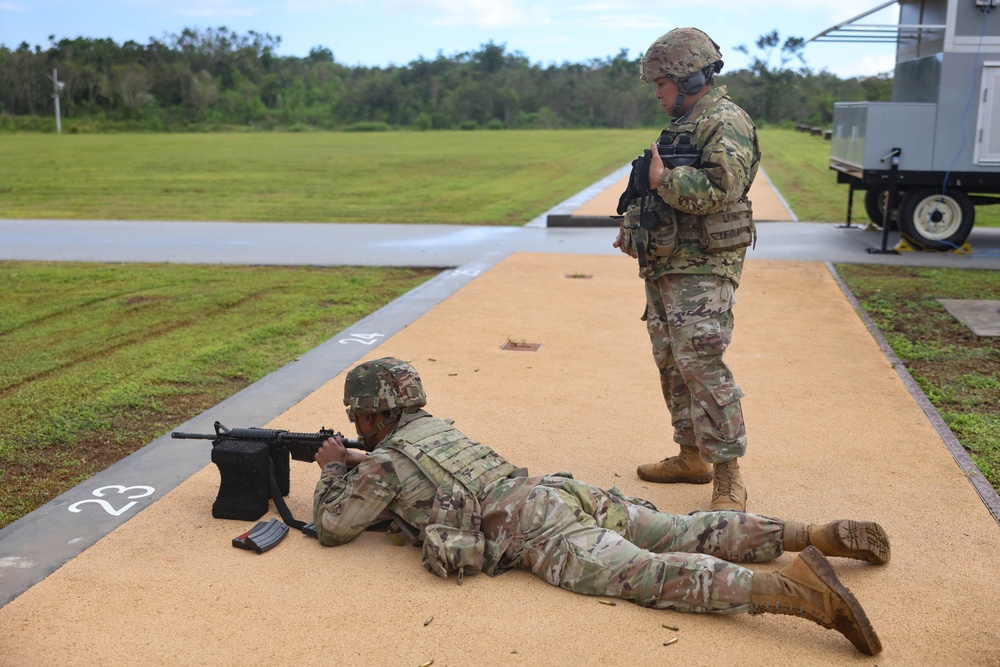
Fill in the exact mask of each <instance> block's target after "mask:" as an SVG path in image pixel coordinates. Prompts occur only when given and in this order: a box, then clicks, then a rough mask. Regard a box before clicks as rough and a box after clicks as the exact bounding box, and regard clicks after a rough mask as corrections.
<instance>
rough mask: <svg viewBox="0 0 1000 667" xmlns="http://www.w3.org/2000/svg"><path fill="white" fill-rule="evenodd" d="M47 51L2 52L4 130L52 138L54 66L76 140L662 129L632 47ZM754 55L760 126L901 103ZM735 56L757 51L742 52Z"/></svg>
mask: <svg viewBox="0 0 1000 667" xmlns="http://www.w3.org/2000/svg"><path fill="white" fill-rule="evenodd" d="M50 42H51V43H50V45H49V46H48V48H42V47H41V46H37V45H36V46H34V47H32V46H30V45H28V44H27V43H22V44H21V45H20V46H18V47H17V48H15V49H11V48H9V47H7V46H4V45H0V129H8V130H9V129H26V130H31V129H36V130H51V129H52V127H53V126H54V124H55V121H54V107H55V99H54V94H53V91H54V84H53V81H52V79H51V76H52V73H53V70H56V71H57V72H58V80H59V81H60V82H62V89H61V93H60V96H59V103H60V108H61V117H62V119H63V123H64V124H65V125H67V126H68V127H69V129H70V130H71V131H89V130H94V129H113V130H114V129H117V130H149V131H178V130H193V129H220V128H226V127H252V128H257V129H277V128H283V129H309V128H317V129H331V130H338V129H339V130H344V129H348V130H350V129H356V130H376V129H388V128H393V127H399V128H409V129H421V130H427V129H458V128H462V129H473V128H492V129H505V128H562V127H573V128H633V127H655V126H659V125H662V124H663V111H662V110H661V109H660V106H659V104H658V103H657V101H656V99H655V98H654V96H653V93H652V88H651V87H650V86H647V85H645V84H642V83H641V82H640V81H639V77H638V62H639V61H638V56H637V57H635V58H631V57H629V54H628V52H627V51H626V50H624V49H623V50H622V51H621V52H620V53H618V55H616V56H613V57H607V58H602V59H593V60H590V61H587V62H584V63H569V62H565V63H562V64H558V65H557V64H549V65H541V64H539V63H532V62H530V61H529V60H528V59H527V58H526V57H525V56H524V55H523V54H521V53H520V52H517V51H514V52H510V51H508V50H507V49H506V46H505V45H498V44H494V43H493V42H490V43H488V44H484V45H482V46H481V47H480V48H479V50H477V51H471V52H463V53H458V54H454V55H451V56H445V55H442V54H440V53H439V54H438V55H437V56H436V57H435V58H434V59H433V60H428V59H424V58H420V59H418V60H415V61H412V62H410V63H409V64H407V65H405V66H389V67H365V66H353V67H349V66H347V65H344V64H341V63H338V62H337V61H336V60H335V58H334V54H333V52H332V51H331V50H330V49H328V48H325V47H316V48H313V49H312V50H311V51H310V52H309V54H308V55H307V56H306V57H304V58H301V57H291V56H278V55H277V54H276V51H277V48H278V47H279V45H280V43H281V38H280V37H276V36H272V35H269V34H266V33H258V32H254V31H250V32H249V33H247V34H245V35H244V34H238V33H236V32H234V31H231V30H229V29H227V28H225V27H220V28H209V29H204V30H198V29H185V30H184V31H182V32H181V33H180V34H178V35H169V36H165V37H164V38H163V39H162V40H158V39H151V40H150V41H149V43H148V44H145V45H144V44H138V43H136V42H133V41H128V42H125V43H124V44H117V43H115V42H114V41H113V40H111V39H91V38H82V37H81V38H76V39H62V40H59V41H58V42H56V41H55V40H54V38H50ZM755 46H756V49H757V51H756V52H755V54H756V55H754V56H753V58H752V64H751V66H750V67H748V68H746V69H742V70H737V71H733V72H726V71H724V72H723V73H722V74H721V75H719V77H718V81H719V83H722V84H724V85H726V86H728V89H729V92H730V95H731V97H732V98H733V99H734V100H735V101H736V103H737V104H739V105H741V106H742V107H744V108H745V109H746V110H747V111H748V112H749V113H750V114H751V116H752V117H753V118H754V119H755V121H756V122H758V123H769V124H781V123H796V124H810V125H825V124H828V123H829V122H830V120H831V119H832V115H833V103H834V102H835V101H855V100H888V99H890V98H891V91H892V79H891V77H890V76H889V75H888V74H886V75H881V76H876V77H860V78H849V79H840V78H838V77H836V76H834V75H832V74H830V73H829V72H826V71H822V72H819V73H815V72H813V71H812V70H811V69H810V68H808V67H806V66H805V61H804V59H803V58H802V57H801V50H802V47H803V46H804V43H803V41H802V40H801V39H799V38H788V39H786V40H785V41H784V42H782V41H781V39H780V38H779V36H778V33H777V32H776V31H775V32H772V33H771V34H769V35H764V36H762V37H761V38H759V39H758V40H757V42H756V44H755ZM737 50H740V51H743V52H744V53H747V54H750V49H748V48H747V47H745V46H744V47H738V48H737ZM776 55H777V60H778V62H777V63H776V64H775V63H773V62H772V61H773V60H774V57H775V56H776ZM795 61H797V67H792V66H790V63H792V62H795Z"/></svg>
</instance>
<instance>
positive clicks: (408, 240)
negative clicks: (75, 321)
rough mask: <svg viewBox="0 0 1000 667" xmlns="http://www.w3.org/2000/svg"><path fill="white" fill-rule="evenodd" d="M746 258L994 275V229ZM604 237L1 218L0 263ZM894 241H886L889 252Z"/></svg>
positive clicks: (595, 245) (813, 231)
mask: <svg viewBox="0 0 1000 667" xmlns="http://www.w3.org/2000/svg"><path fill="white" fill-rule="evenodd" d="M758 234H759V239H758V241H757V247H756V248H755V249H753V250H751V251H750V252H749V253H748V257H750V258H755V259H788V260H816V261H830V262H856V263H864V264H890V265H906V266H934V267H943V266H954V267H962V268H970V269H971V268H974V269H1000V229H991V228H975V229H973V231H972V234H971V235H970V237H969V244H970V245H971V247H972V254H956V253H929V252H903V253H900V254H898V255H895V254H889V255H885V254H872V253H870V252H869V250H871V249H879V248H880V247H881V244H882V237H881V233H880V232H876V231H863V230H862V229H861V228H859V227H857V226H855V227H853V228H849V229H848V228H842V227H839V226H837V225H834V224H830V223H812V222H763V223H760V224H758ZM613 235H614V231H613V229H610V228H606V227H597V228H571V227H559V228H547V227H540V226H525V227H485V226H464V225H400V224H354V223H342V224H320V223H315V224H301V223H243V222H222V223H220V222H153V221H127V222H126V221H106V220H0V260H37V261H82V262H170V263H184V264H253V265H302V264H305V265H315V266H340V265H344V266H348V265H349V266H422V267H455V266H461V265H463V264H466V263H468V262H471V261H474V260H476V259H478V258H480V257H482V256H483V255H485V254H487V253H500V254H501V255H506V254H508V253H511V252H543V253H573V254H615V253H617V252H618V251H617V250H615V249H613V248H612V247H611V241H612V239H613ZM898 238H899V237H898V234H890V235H889V239H888V243H887V246H886V247H888V248H890V249H891V248H893V247H894V246H895V245H896V243H897V241H898Z"/></svg>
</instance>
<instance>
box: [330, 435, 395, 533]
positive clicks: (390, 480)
mask: <svg viewBox="0 0 1000 667" xmlns="http://www.w3.org/2000/svg"><path fill="white" fill-rule="evenodd" d="M400 489H401V485H400V481H399V477H398V476H397V475H396V472H395V468H394V467H393V465H392V461H391V460H390V459H389V458H388V457H387V456H381V455H379V453H378V452H375V453H372V454H370V455H369V456H367V457H366V458H365V460H364V461H363V462H362V463H361V464H360V465H359V466H358V467H357V468H355V469H354V470H348V469H347V466H345V465H343V464H342V463H330V464H328V465H327V466H326V467H325V468H323V471H322V472H321V473H320V476H319V481H318V482H317V483H316V492H315V493H314V495H313V520H314V521H315V522H316V536H317V537H318V538H319V541H320V543H321V544H323V545H324V546H328V547H332V546H337V545H340V544H346V543H347V542H350V541H351V540H353V539H354V538H355V537H357V536H358V535H360V534H361V533H363V532H364V530H365V529H366V528H367V527H368V526H370V525H372V524H374V523H376V522H378V521H379V520H380V515H381V514H382V512H383V511H384V510H385V509H386V508H388V506H389V503H391V502H392V501H393V499H394V498H395V497H396V496H397V495H398V494H399V491H400Z"/></svg>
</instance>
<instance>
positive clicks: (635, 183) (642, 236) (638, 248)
mask: <svg viewBox="0 0 1000 667" xmlns="http://www.w3.org/2000/svg"><path fill="white" fill-rule="evenodd" d="M652 160H653V151H651V150H649V149H648V148H647V149H646V150H644V151H643V152H642V155H640V156H639V157H637V158H636V159H634V160H633V161H632V173H631V174H629V179H628V186H627V187H626V188H625V192H623V193H622V196H621V197H620V198H619V200H618V214H619V215H621V214H624V213H625V211H626V210H628V205H629V203H630V202H632V201H634V200H636V199H638V200H639V222H638V223H637V224H631V225H625V228H626V229H629V230H631V231H632V233H633V235H634V236H635V254H636V255H638V259H639V266H640V267H645V266H646V264H647V263H648V260H647V259H646V231H647V230H650V229H656V227H657V225H659V224H660V220H659V218H657V217H656V214H655V213H654V212H653V211H651V210H649V209H647V208H646V205H647V202H648V200H649V197H650V196H652V195H656V191H655V190H654V189H653V188H650V187H649V164H650V162H652ZM657 196H658V195H657Z"/></svg>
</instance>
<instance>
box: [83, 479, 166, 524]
mask: <svg viewBox="0 0 1000 667" xmlns="http://www.w3.org/2000/svg"><path fill="white" fill-rule="evenodd" d="M108 491H114V492H115V493H117V494H118V495H122V494H125V493H129V492H132V493H131V494H130V495H127V496H125V500H130V501H132V502H129V503H125V504H124V505H122V506H121V507H120V508H118V509H115V507H114V505H112V504H111V503H109V502H108V501H107V500H104V498H103V496H104V495H106V494H107V492H108ZM154 491H155V489H154V488H153V487H151V486H122V485H121V484H111V485H109V486H102V487H101V488H99V489H94V492H93V493H94V495H95V496H97V498H88V499H87V500H81V501H79V502H75V503H73V504H72V505H70V506H69V508H68V509H69V511H70V512H82V511H83V510H82V509H80V505H85V504H87V503H96V504H98V505H100V506H101V507H103V508H104V511H105V512H107V513H108V514H110V515H111V516H121V515H122V514H124V513H125V512H127V511H129V510H130V509H132V508H133V507H135V505H136V501H135V500H134V499H135V498H145V497H146V496H151V495H153V492H154ZM136 492H138V493H136Z"/></svg>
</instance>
